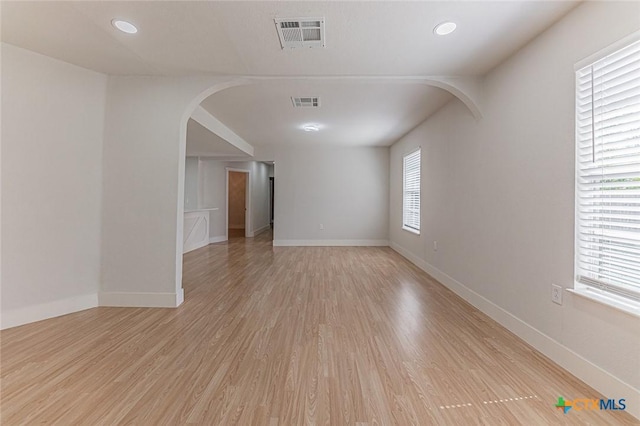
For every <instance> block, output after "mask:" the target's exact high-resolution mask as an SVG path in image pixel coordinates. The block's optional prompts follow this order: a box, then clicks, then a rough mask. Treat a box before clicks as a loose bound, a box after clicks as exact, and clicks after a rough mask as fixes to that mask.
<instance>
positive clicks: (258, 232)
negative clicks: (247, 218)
mask: <svg viewBox="0 0 640 426" xmlns="http://www.w3.org/2000/svg"><path fill="white" fill-rule="evenodd" d="M270 227H271V226H270V225H269V224H267V225H265V226H263V227H261V228H258V229H257V230H255V231H253V235H252V237H257V236H258V235H260V234H262V233H263V232H265V231H267V230H268V229H269V228H270Z"/></svg>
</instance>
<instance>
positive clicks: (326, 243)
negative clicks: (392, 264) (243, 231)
mask: <svg viewBox="0 0 640 426" xmlns="http://www.w3.org/2000/svg"><path fill="white" fill-rule="evenodd" d="M273 245H274V246H276V247H277V246H280V247H343V246H344V247H386V246H388V245H389V241H387V240H273Z"/></svg>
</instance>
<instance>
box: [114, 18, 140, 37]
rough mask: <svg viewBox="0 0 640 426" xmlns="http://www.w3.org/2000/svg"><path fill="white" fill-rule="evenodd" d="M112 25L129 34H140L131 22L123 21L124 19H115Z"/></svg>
mask: <svg viewBox="0 0 640 426" xmlns="http://www.w3.org/2000/svg"><path fill="white" fill-rule="evenodd" d="M111 25H113V26H114V27H116V28H117V29H119V30H120V31H122V32H123V33H127V34H135V33H137V32H138V29H137V28H136V26H135V25H133V24H132V23H131V22H127V21H123V20H122V19H113V20H112V21H111Z"/></svg>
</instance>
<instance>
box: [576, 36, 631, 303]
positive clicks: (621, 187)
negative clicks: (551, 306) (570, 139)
mask: <svg viewBox="0 0 640 426" xmlns="http://www.w3.org/2000/svg"><path fill="white" fill-rule="evenodd" d="M576 144H577V146H576V169H577V170H576V179H577V183H576V189H577V197H576V215H577V227H576V269H577V282H578V285H577V286H576V287H577V288H578V287H581V288H592V289H593V288H597V289H600V290H602V292H604V293H606V294H610V295H612V294H615V295H618V296H623V297H624V298H627V299H631V300H633V301H636V302H640V41H637V42H634V43H632V44H630V45H628V46H626V47H624V48H622V49H620V50H618V51H616V52H614V53H612V54H610V55H608V56H606V57H604V58H602V59H600V60H598V61H596V62H594V63H592V64H591V65H588V66H586V67H584V68H582V69H580V70H578V71H577V72H576Z"/></svg>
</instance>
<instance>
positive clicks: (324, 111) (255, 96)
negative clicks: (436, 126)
mask: <svg viewBox="0 0 640 426" xmlns="http://www.w3.org/2000/svg"><path fill="white" fill-rule="evenodd" d="M291 96H298V97H308V96H319V97H320V107H318V108H310V107H301V108H294V106H293V102H292V101H291ZM450 99H451V95H450V94H449V93H448V92H446V91H444V90H441V89H437V88H435V87H431V86H427V85H424V84H418V83H406V82H405V83H398V82H379V81H367V80H346V81H345V80H338V81H336V80H278V81H262V82H256V83H255V84H252V85H248V86H237V87H232V88H229V89H226V90H224V91H222V92H219V93H216V94H215V95H213V96H210V97H209V98H207V99H205V100H204V101H203V102H202V104H201V105H202V107H203V108H204V109H206V110H207V111H208V112H209V113H211V115H213V116H214V117H217V118H218V119H219V120H220V121H222V122H223V123H225V125H227V126H228V127H229V128H230V129H231V130H233V131H234V132H235V133H236V134H238V136H240V137H241V138H243V139H244V140H246V141H248V142H249V143H251V144H252V145H255V146H260V145H271V144H291V143H302V144H315V143H319V142H321V143H329V144H336V145H356V146H357V145H369V146H371V145H373V146H388V145H391V144H392V143H393V142H395V141H396V140H398V139H399V138H400V137H401V136H403V135H404V134H405V133H407V132H408V131H409V130H411V129H412V128H413V127H415V126H416V125H417V124H419V123H421V122H422V121H424V120H425V119H426V118H427V117H428V116H429V115H431V114H432V113H433V112H434V111H435V110H437V109H438V108H440V107H441V106H442V105H444V104H445V103H446V102H447V101H449V100H450ZM310 123H312V124H318V125H319V126H320V127H321V130H320V131H319V132H305V131H303V130H302V126H303V125H304V124H310Z"/></svg>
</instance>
